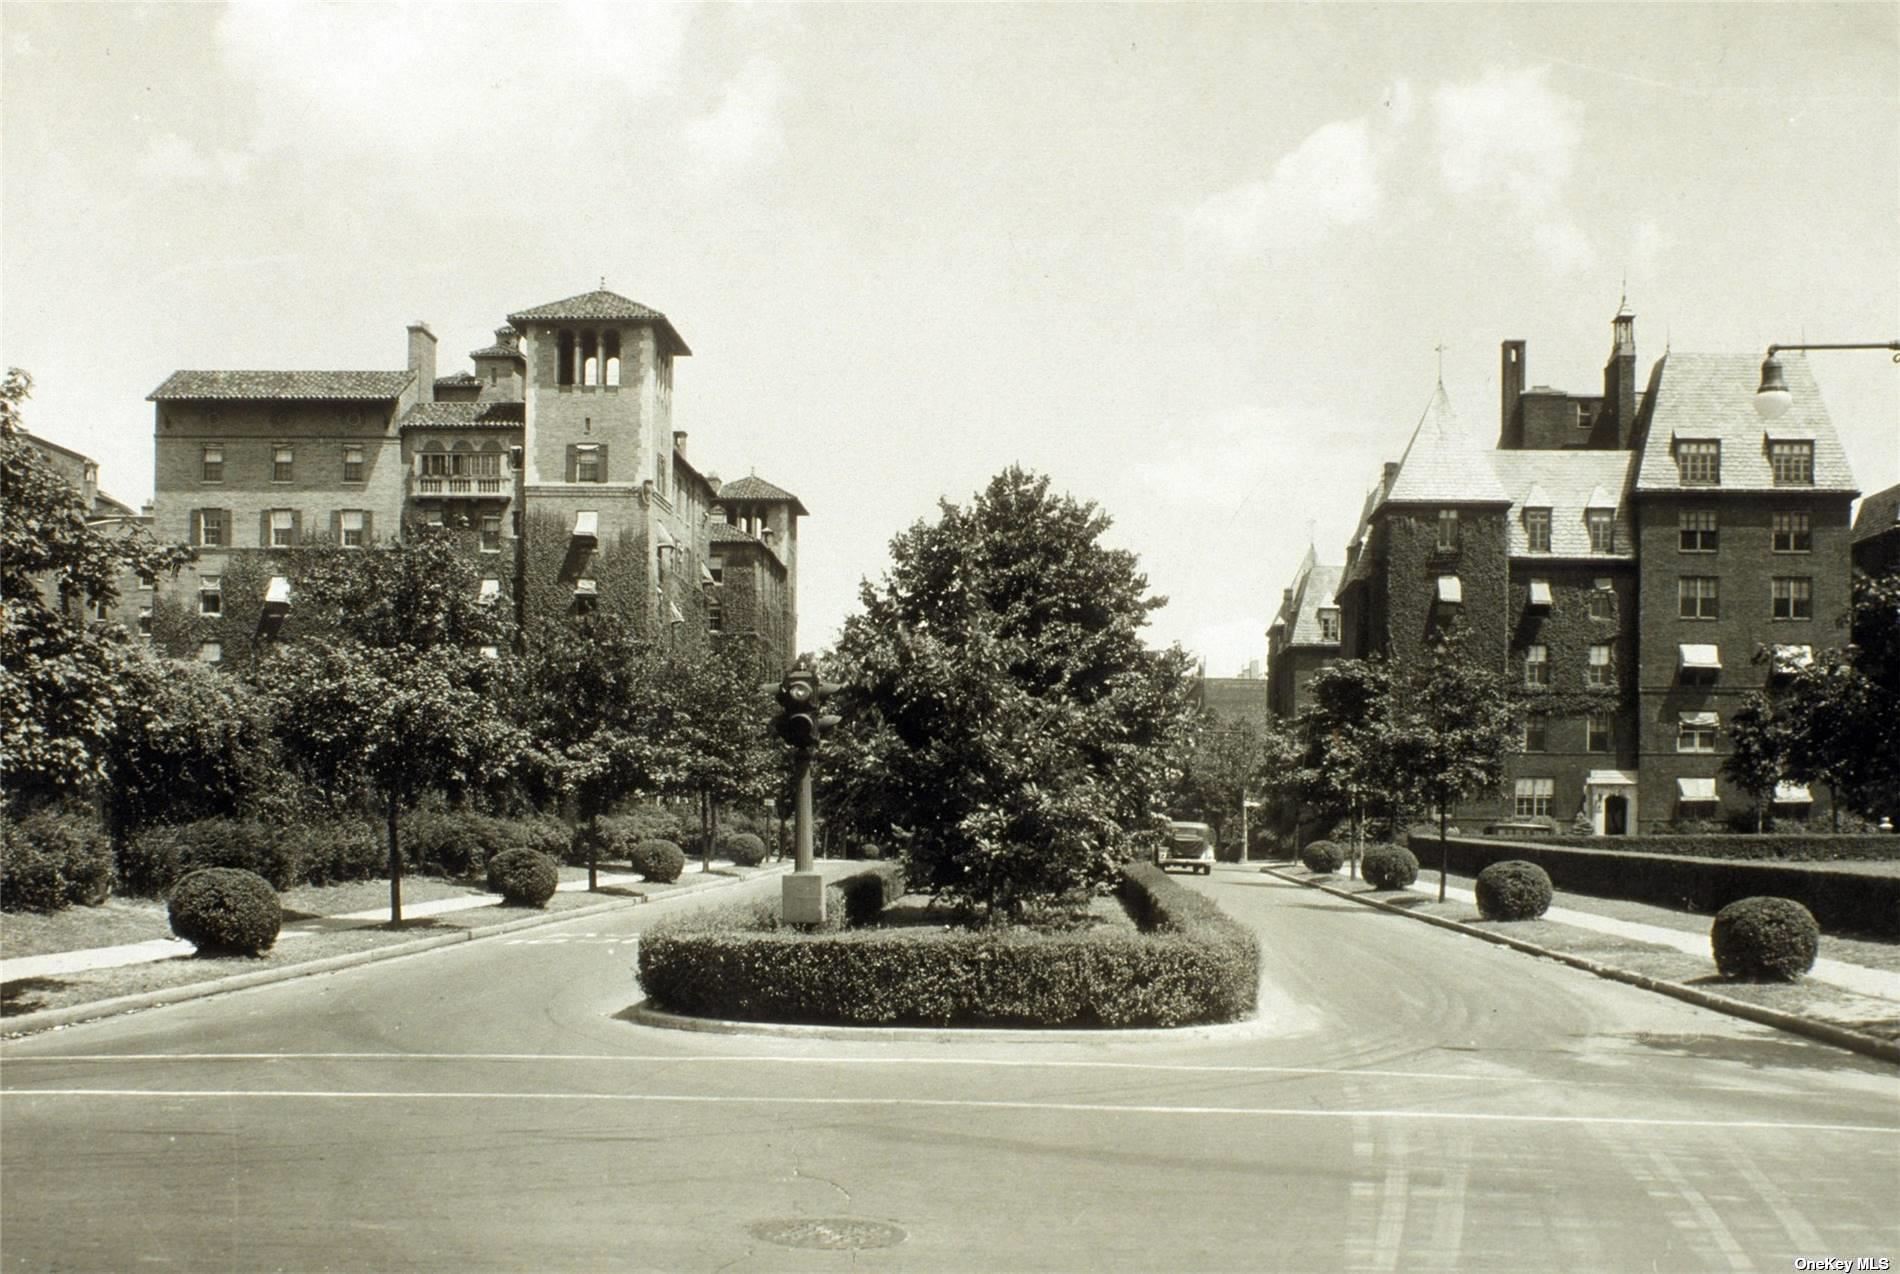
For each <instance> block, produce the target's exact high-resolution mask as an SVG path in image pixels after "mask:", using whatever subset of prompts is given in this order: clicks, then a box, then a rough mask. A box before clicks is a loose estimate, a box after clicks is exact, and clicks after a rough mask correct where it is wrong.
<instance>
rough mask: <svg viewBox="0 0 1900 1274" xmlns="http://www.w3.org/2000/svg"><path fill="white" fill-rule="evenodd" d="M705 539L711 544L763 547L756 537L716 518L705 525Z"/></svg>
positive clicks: (763, 544) (763, 543)
mask: <svg viewBox="0 0 1900 1274" xmlns="http://www.w3.org/2000/svg"><path fill="white" fill-rule="evenodd" d="M706 538H707V540H708V541H710V542H711V543H713V544H756V545H757V546H758V547H760V548H764V547H765V541H764V540H761V539H760V538H759V537H758V536H756V535H752V534H750V533H748V532H745V531H741V530H740V529H739V528H738V527H736V526H734V525H733V524H732V523H730V522H721V521H719V520H718V519H717V518H715V519H713V521H712V522H710V523H709V524H708V525H707V528H706Z"/></svg>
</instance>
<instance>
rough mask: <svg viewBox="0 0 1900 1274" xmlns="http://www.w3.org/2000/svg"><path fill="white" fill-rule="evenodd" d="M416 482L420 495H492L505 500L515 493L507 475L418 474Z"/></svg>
mask: <svg viewBox="0 0 1900 1274" xmlns="http://www.w3.org/2000/svg"><path fill="white" fill-rule="evenodd" d="M415 484H416V488H415V493H416V494H417V495H419V496H422V495H433V496H446V497H449V498H454V497H457V496H460V497H464V498H467V497H473V496H490V497H493V498H496V499H503V500H505V499H507V498H508V497H509V496H511V495H513V494H514V491H513V487H512V480H511V479H509V478H506V477H501V478H444V477H434V476H431V477H425V476H422V475H420V474H418V475H416V476H415Z"/></svg>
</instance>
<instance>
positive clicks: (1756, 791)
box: [1722, 693, 1788, 832]
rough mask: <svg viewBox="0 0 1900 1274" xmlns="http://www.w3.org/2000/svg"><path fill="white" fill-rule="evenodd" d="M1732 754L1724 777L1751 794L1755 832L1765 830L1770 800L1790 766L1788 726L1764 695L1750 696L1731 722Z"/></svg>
mask: <svg viewBox="0 0 1900 1274" xmlns="http://www.w3.org/2000/svg"><path fill="white" fill-rule="evenodd" d="M1727 729H1728V736H1729V753H1728V755H1727V756H1725V757H1723V758H1722V773H1723V774H1724V775H1725V776H1726V777H1727V778H1728V780H1729V781H1730V782H1731V783H1733V784H1735V786H1737V787H1739V788H1741V789H1742V791H1744V792H1746V793H1748V795H1749V799H1750V800H1751V801H1753V803H1754V806H1755V830H1756V831H1758V832H1759V831H1761V830H1762V819H1763V815H1764V814H1765V812H1766V810H1767V807H1768V798H1769V796H1770V795H1771V794H1772V793H1773V792H1774V790H1775V785H1776V784H1777V783H1778V782H1780V781H1781V776H1782V774H1783V772H1784V771H1785V770H1786V769H1787V766H1788V723H1787V722H1786V721H1785V720H1784V719H1782V717H1781V716H1780V715H1779V714H1777V713H1776V712H1775V710H1774V704H1773V703H1772V702H1771V701H1770V700H1769V699H1768V697H1767V696H1766V695H1763V694H1759V693H1756V694H1750V695H1749V696H1748V697H1747V698H1745V699H1743V700H1742V706H1741V707H1739V708H1737V709H1736V710H1735V711H1734V712H1733V713H1732V714H1731V715H1730V716H1729V719H1728V726H1727Z"/></svg>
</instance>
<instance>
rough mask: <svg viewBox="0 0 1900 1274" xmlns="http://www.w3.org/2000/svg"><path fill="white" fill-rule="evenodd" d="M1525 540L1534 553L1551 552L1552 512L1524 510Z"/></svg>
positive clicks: (1547, 510) (1546, 510)
mask: <svg viewBox="0 0 1900 1274" xmlns="http://www.w3.org/2000/svg"><path fill="white" fill-rule="evenodd" d="M1524 539H1525V542H1526V544H1527V545H1528V547H1529V548H1530V551H1531V552H1533V553H1548V552H1550V510H1549V509H1526V510H1524Z"/></svg>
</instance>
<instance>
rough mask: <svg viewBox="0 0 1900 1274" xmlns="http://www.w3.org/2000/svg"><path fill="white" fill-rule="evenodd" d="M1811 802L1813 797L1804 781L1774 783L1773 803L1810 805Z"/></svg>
mask: <svg viewBox="0 0 1900 1274" xmlns="http://www.w3.org/2000/svg"><path fill="white" fill-rule="evenodd" d="M1813 803H1814V797H1813V796H1812V795H1811V794H1810V793H1809V792H1808V785H1807V784H1806V783H1777V784H1775V804H1777V805H1812V804H1813Z"/></svg>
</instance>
